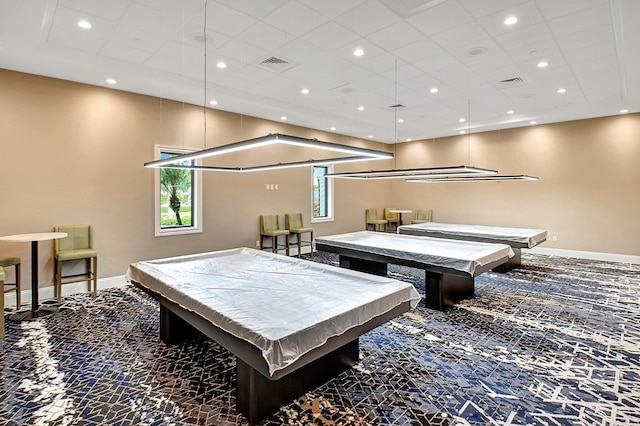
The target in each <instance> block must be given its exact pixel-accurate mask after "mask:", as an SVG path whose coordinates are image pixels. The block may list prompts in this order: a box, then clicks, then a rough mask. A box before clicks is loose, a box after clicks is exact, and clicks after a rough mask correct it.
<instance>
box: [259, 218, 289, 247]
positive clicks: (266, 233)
mask: <svg viewBox="0 0 640 426" xmlns="http://www.w3.org/2000/svg"><path fill="white" fill-rule="evenodd" d="M265 237H268V238H270V239H271V245H270V246H265V245H264V239H265ZM278 237H284V239H285V242H284V244H281V245H278ZM265 248H270V249H271V251H272V252H273V253H277V252H278V250H282V249H285V250H286V253H287V256H289V231H287V230H286V229H280V219H279V217H278V215H277V214H273V215H264V216H260V250H263V249H265Z"/></svg>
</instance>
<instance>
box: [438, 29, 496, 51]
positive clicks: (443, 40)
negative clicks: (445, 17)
mask: <svg viewBox="0 0 640 426" xmlns="http://www.w3.org/2000/svg"><path fill="white" fill-rule="evenodd" d="M489 38H490V37H489V35H488V34H487V32H486V31H485V30H484V29H483V28H482V27H481V26H480V25H478V24H476V23H469V24H467V25H465V26H464V28H453V29H450V30H446V31H443V32H441V33H438V34H436V35H434V36H432V37H431V40H433V41H434V42H435V43H437V44H438V46H440V47H442V48H443V49H444V50H447V51H460V50H466V48H470V47H476V46H482V45H483V44H482V43H483V42H484V40H487V39H489Z"/></svg>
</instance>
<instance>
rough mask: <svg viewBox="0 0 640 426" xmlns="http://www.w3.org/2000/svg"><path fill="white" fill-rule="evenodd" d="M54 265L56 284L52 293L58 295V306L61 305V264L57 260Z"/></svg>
mask: <svg viewBox="0 0 640 426" xmlns="http://www.w3.org/2000/svg"><path fill="white" fill-rule="evenodd" d="M55 264H56V284H55V289H54V291H55V292H56V293H57V295H58V305H59V304H60V303H62V262H61V261H59V260H57V261H55Z"/></svg>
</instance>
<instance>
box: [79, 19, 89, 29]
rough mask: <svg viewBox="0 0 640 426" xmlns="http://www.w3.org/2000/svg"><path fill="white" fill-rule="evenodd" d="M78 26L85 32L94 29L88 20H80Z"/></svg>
mask: <svg viewBox="0 0 640 426" xmlns="http://www.w3.org/2000/svg"><path fill="white" fill-rule="evenodd" d="M78 26H79V27H80V28H82V29H83V30H90V29H91V27H92V25H91V22H89V21H87V20H86V19H81V20H79V21H78Z"/></svg>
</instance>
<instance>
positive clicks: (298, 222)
mask: <svg viewBox="0 0 640 426" xmlns="http://www.w3.org/2000/svg"><path fill="white" fill-rule="evenodd" d="M284 226H285V228H286V229H292V228H293V229H296V228H302V227H304V225H303V220H302V213H287V214H286V215H284Z"/></svg>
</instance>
